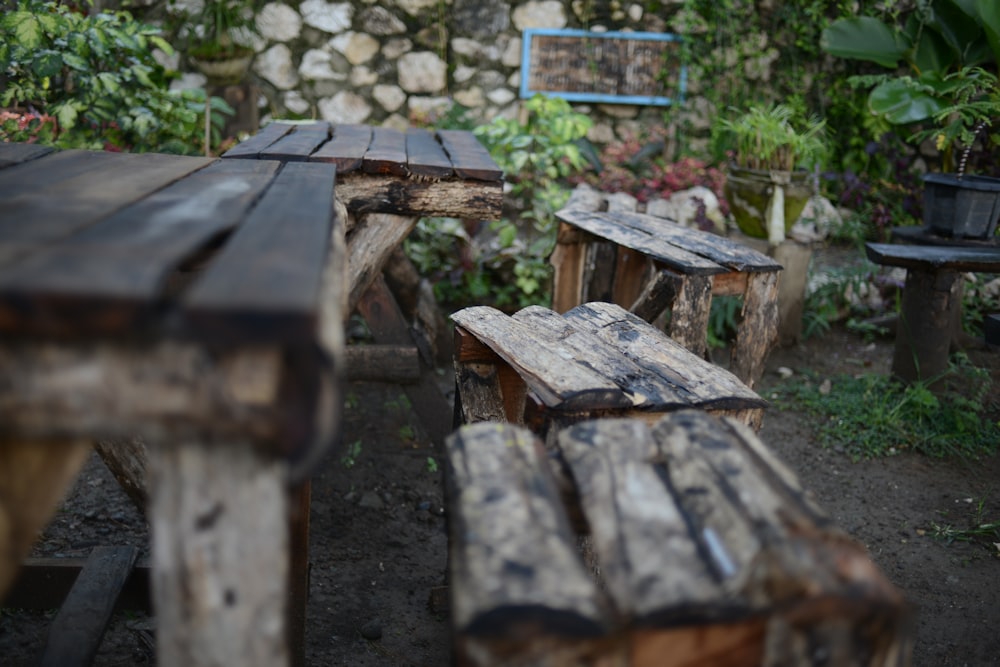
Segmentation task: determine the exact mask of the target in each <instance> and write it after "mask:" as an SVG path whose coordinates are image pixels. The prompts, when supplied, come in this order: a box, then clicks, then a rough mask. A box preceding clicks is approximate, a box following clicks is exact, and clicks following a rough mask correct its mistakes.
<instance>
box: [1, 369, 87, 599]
mask: <svg viewBox="0 0 1000 667" xmlns="http://www.w3.org/2000/svg"><path fill="white" fill-rule="evenodd" d="M3 375H4V377H5V379H6V375H7V374H6V373H4V374H3ZM89 455H90V442H89V441H87V440H80V439H76V440H69V439H67V440H59V441H41V442H40V441H37V440H36V441H29V440H22V439H13V438H4V437H0V599H3V595H4V592H5V591H6V590H7V588H8V587H9V586H10V584H11V582H12V581H13V580H14V577H15V576H16V575H17V570H18V567H20V565H21V560H22V559H23V558H24V557H25V556H27V555H28V552H29V551H30V550H31V545H32V544H34V542H35V540H36V539H37V538H38V534H39V532H40V531H41V530H42V528H44V527H45V524H47V523H48V521H49V519H50V518H51V517H52V514H53V513H54V512H55V509H56V505H57V504H58V502H59V501H60V500H61V499H62V498H63V496H64V495H65V494H66V492H67V491H68V490H69V485H70V483H71V482H72V481H73V479H74V478H75V477H76V475H77V473H78V472H79V471H80V468H81V467H82V466H83V463H84V461H86V460H87V457H88V456H89Z"/></svg>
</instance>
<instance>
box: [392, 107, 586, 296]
mask: <svg viewBox="0 0 1000 667" xmlns="http://www.w3.org/2000/svg"><path fill="white" fill-rule="evenodd" d="M524 110H525V112H526V114H527V120H526V121H525V122H523V123H522V122H520V121H518V120H513V119H507V118H496V119H494V120H493V122H491V123H490V124H489V125H483V126H479V127H477V128H475V130H474V132H475V134H476V136H477V137H479V139H480V140H481V141H482V143H483V144H484V145H485V146H486V148H487V149H488V150H489V151H490V155H491V156H492V157H493V159H494V160H495V161H496V163H497V164H498V165H499V166H500V168H501V169H503V171H504V174H505V176H504V178H505V181H506V183H507V184H508V186H509V188H510V190H509V192H508V193H507V197H506V201H505V203H504V210H505V215H504V217H503V218H501V219H500V220H498V221H496V222H494V223H492V224H490V225H489V227H488V228H487V229H483V230H480V229H474V230H471V231H470V230H467V229H465V227H464V226H463V225H462V224H461V223H459V222H458V221H455V220H449V219H442V218H428V219H425V220H421V221H420V222H419V223H418V225H417V228H416V229H415V230H414V233H412V234H411V235H410V238H409V239H408V240H407V242H406V245H405V248H406V252H407V254H408V255H409V257H410V258H411V259H412V260H413V261H414V263H415V264H416V265H417V267H418V268H419V269H420V270H421V272H422V273H424V274H425V275H430V277H431V280H432V281H433V282H434V285H435V294H436V296H437V297H438V299H439V300H441V302H442V303H445V304H448V305H451V306H453V307H462V306H465V305H471V304H491V305H494V306H497V307H501V308H519V307H523V306H528V305H532V304H544V303H547V301H548V299H549V291H550V290H549V285H550V281H551V271H550V269H549V265H548V256H549V254H550V253H551V252H552V249H553V247H554V245H555V235H556V229H557V224H556V223H557V221H556V218H555V212H556V211H557V210H559V208H560V207H562V206H563V204H565V203H566V200H567V198H568V197H569V190H568V188H567V185H566V183H567V179H568V178H569V177H570V176H571V175H573V174H575V173H578V172H579V171H581V170H582V169H584V168H585V167H586V166H587V161H586V160H585V158H584V156H583V153H582V151H581V150H580V146H579V145H578V142H579V141H580V139H582V138H583V137H584V136H586V133H587V130H588V129H589V128H590V120H589V119H588V118H587V117H586V116H584V115H583V114H579V113H576V112H574V111H573V110H572V108H571V107H570V105H569V103H568V102H566V101H565V100H563V99H561V98H549V97H544V96H542V95H536V96H534V97H533V98H531V99H529V100H528V101H527V102H525V104H524Z"/></svg>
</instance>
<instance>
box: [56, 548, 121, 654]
mask: <svg viewBox="0 0 1000 667" xmlns="http://www.w3.org/2000/svg"><path fill="white" fill-rule="evenodd" d="M138 555H139V550H138V549H137V548H136V547H94V549H93V550H92V551H91V552H90V557H89V558H88V559H87V562H86V564H85V565H84V567H83V570H81V572H80V575H79V577H78V578H77V580H76V582H75V583H74V584H73V588H72V590H70V593H69V595H68V596H67V597H66V600H65V601H64V602H63V604H62V607H61V608H60V609H59V613H57V614H56V617H55V619H54V620H53V621H52V626H51V628H49V638H48V641H47V642H46V644H45V651H44V652H43V653H42V660H41V665H42V667H76V666H79V667H88V666H89V665H90V664H91V663H92V661H93V659H94V656H96V655H97V650H98V649H99V648H100V646H101V639H103V637H104V631H105V630H106V629H107V627H108V623H109V622H110V621H111V616H112V614H113V613H114V611H115V605H116V603H117V601H118V593H119V592H120V591H121V590H122V588H124V586H125V583H126V581H128V578H129V575H131V574H132V566H133V565H135V560H136V557H137V556H138Z"/></svg>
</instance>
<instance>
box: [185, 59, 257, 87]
mask: <svg viewBox="0 0 1000 667" xmlns="http://www.w3.org/2000/svg"><path fill="white" fill-rule="evenodd" d="M253 55H254V54H253V53H249V54H247V55H239V56H233V57H231V58H219V59H199V58H195V57H192V58H191V64H192V65H194V67H195V68H196V69H197V70H198V71H199V72H201V73H202V74H204V75H205V78H206V79H208V83H209V85H211V86H232V85H235V84H237V83H240V82H241V81H242V80H243V77H244V76H246V73H247V71H248V70H249V69H250V62H251V61H252V60H253Z"/></svg>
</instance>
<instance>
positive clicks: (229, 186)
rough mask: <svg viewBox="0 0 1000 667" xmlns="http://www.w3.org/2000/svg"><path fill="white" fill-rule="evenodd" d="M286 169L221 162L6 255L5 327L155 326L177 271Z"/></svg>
mask: <svg viewBox="0 0 1000 667" xmlns="http://www.w3.org/2000/svg"><path fill="white" fill-rule="evenodd" d="M197 163H198V164H201V161H200V160H199V161H197ZM278 167H279V165H278V163H276V162H260V161H250V160H232V161H225V162H222V161H217V162H215V163H212V164H210V165H209V166H207V167H205V168H204V169H201V170H199V171H197V172H196V173H194V174H192V175H191V176H190V177H189V178H186V179H184V180H181V181H179V182H176V183H172V184H170V185H168V186H167V187H164V188H162V189H160V190H158V191H156V192H153V193H152V194H150V195H149V196H148V197H145V198H144V199H142V200H141V201H139V202H137V203H135V204H131V205H126V206H124V207H123V208H120V209H119V210H118V211H117V212H115V213H113V214H112V215H110V216H109V217H106V218H104V219H102V220H100V221H99V222H97V223H96V224H93V225H91V226H89V227H86V228H84V229H80V230H79V231H76V232H75V233H73V234H71V235H69V236H66V237H64V238H61V239H58V240H53V241H52V242H50V243H49V244H47V245H46V246H45V247H44V248H40V249H39V250H38V251H36V252H34V253H32V254H31V255H29V256H27V257H24V258H22V259H20V260H19V261H16V262H11V263H8V264H7V265H6V266H4V267H3V268H0V330H5V331H11V332H18V333H32V334H39V335H50V336H61V337H68V336H85V335H88V334H115V333H123V332H135V331H137V330H140V329H145V328H149V327H151V326H153V325H154V324H155V323H156V322H157V319H158V318H159V317H160V316H161V310H162V307H163V304H162V301H163V298H162V294H163V292H164V289H165V288H166V286H167V281H168V277H170V275H171V273H172V272H173V271H175V270H177V269H178V268H179V267H181V266H182V265H183V263H184V262H186V261H187V260H189V259H191V258H193V257H195V256H197V255H198V253H200V252H201V251H202V250H203V249H204V248H206V247H207V246H208V245H209V244H210V243H211V242H212V241H213V240H214V239H216V238H218V237H219V235H220V234H224V233H226V232H228V231H229V230H231V229H233V228H234V227H236V226H237V225H239V224H240V222H241V221H242V219H243V218H244V216H245V215H246V214H247V211H249V210H250V209H251V207H252V206H253V205H254V202H255V201H256V200H257V199H259V198H260V197H261V195H262V194H263V193H264V192H265V191H266V190H267V188H268V187H269V186H270V185H271V183H272V181H273V179H274V177H275V173H276V172H277V170H278Z"/></svg>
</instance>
